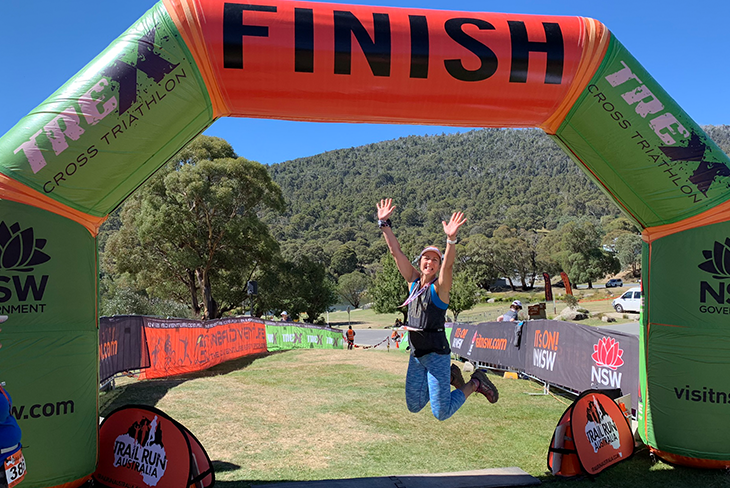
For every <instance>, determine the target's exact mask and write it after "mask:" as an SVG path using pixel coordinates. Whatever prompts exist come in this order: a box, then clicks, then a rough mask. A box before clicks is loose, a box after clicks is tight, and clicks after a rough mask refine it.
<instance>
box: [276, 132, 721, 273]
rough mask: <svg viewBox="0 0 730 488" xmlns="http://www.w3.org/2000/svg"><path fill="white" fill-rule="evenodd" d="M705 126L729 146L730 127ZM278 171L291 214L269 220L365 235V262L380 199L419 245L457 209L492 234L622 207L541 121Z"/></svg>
mask: <svg viewBox="0 0 730 488" xmlns="http://www.w3.org/2000/svg"><path fill="white" fill-rule="evenodd" d="M705 130H706V131H707V132H708V134H709V135H710V136H711V137H713V139H714V140H715V141H716V142H717V143H718V144H719V145H720V146H721V147H722V148H723V150H725V151H726V152H730V126H719V127H716V126H708V127H705ZM270 173H271V175H272V178H273V179H274V181H276V182H277V183H278V184H279V185H280V186H281V188H282V190H283V191H284V195H285V197H286V199H287V202H288V204H289V210H288V213H287V214H286V215H285V216H284V217H283V218H276V219H273V218H271V217H269V218H267V220H268V221H269V223H271V224H273V225H272V229H273V231H274V234H275V235H276V237H277V239H279V241H280V242H282V243H284V246H285V248H289V249H290V250H291V249H292V248H300V246H301V245H303V244H304V243H309V242H312V241H320V242H321V243H322V245H323V246H324V247H330V248H332V246H336V245H338V244H342V243H347V242H350V241H359V242H360V246H359V247H360V252H358V257H359V258H360V259H361V260H362V261H365V262H368V261H371V259H368V257H366V256H362V255H361V253H362V252H365V251H366V249H365V247H368V244H367V243H372V237H375V238H378V237H379V233H378V232H376V227H375V223H374V222H375V203H376V202H377V201H378V200H379V199H381V198H385V197H392V198H393V199H394V200H395V204H396V205H397V207H398V209H397V210H396V215H395V217H394V226H395V227H396V228H399V229H401V231H400V232H397V234H398V235H399V236H401V235H403V234H408V235H409V236H410V239H411V240H412V242H411V244H413V245H414V246H420V245H422V244H423V243H425V242H441V240H442V239H441V238H440V236H441V232H442V230H441V228H440V227H441V226H440V222H441V220H443V219H445V218H448V216H449V215H450V213H451V212H452V211H454V210H463V211H464V212H465V214H466V215H467V217H468V224H467V228H466V229H465V233H472V234H473V233H483V234H486V235H490V234H491V232H492V231H493V230H494V229H496V228H497V227H498V226H500V225H502V224H506V225H508V226H510V227H513V228H517V229H535V230H537V229H554V228H556V227H557V226H558V225H559V224H560V223H561V222H564V221H566V220H568V219H571V218H573V217H580V216H587V217H589V218H592V219H596V221H598V220H599V219H600V218H601V217H603V216H605V215H612V216H617V215H619V210H618V208H617V206H616V205H615V204H613V203H612V202H610V201H609V199H608V198H607V197H606V196H605V195H604V194H603V193H602V192H601V191H600V190H599V189H598V188H597V187H596V185H594V184H593V183H592V182H591V181H590V180H589V178H588V177H587V176H586V175H585V174H584V173H583V172H582V171H581V170H580V168H579V167H578V166H577V165H576V164H575V163H573V162H572V161H571V160H570V159H569V158H568V156H567V155H566V154H565V153H564V152H563V151H562V150H561V149H560V148H559V147H558V146H557V144H555V143H554V142H553V141H552V140H551V139H550V138H549V137H548V136H547V135H545V134H544V133H543V132H542V131H539V130H537V129H527V130H513V129H483V130H473V131H469V132H465V133H462V134H454V135H439V136H425V137H424V136H410V137H405V138H400V139H396V140H392V141H385V142H380V143H377V144H370V145H367V146H361V147H355V148H350V149H342V150H337V151H330V152H326V153H323V154H319V155H316V156H312V157H308V158H301V159H296V160H293V161H287V162H284V163H280V164H276V165H272V166H270ZM404 229H408V230H407V231H405V230H404ZM437 238H438V239H437ZM364 241H367V243H366V242H364ZM373 257H374V256H373ZM362 261H361V262H362Z"/></svg>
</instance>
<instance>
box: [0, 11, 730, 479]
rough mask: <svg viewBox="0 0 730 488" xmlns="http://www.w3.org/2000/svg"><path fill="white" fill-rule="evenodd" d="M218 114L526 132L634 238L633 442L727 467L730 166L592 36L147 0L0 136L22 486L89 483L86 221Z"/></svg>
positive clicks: (92, 248) (559, 26)
mask: <svg viewBox="0 0 730 488" xmlns="http://www.w3.org/2000/svg"><path fill="white" fill-rule="evenodd" d="M225 116H234V117H259V118H280V119H290V120H308V121H321V122H326V121H338V122H390V123H392V122H396V123H411V124H434V125H452V126H463V127H540V128H542V129H543V130H545V132H547V133H548V134H550V135H551V136H552V137H553V139H554V140H555V141H556V142H557V143H558V144H560V145H561V146H562V147H563V148H564V149H565V150H566V151H567V152H568V153H569V154H570V155H571V157H572V158H573V159H574V160H575V161H576V163H578V164H579V165H580V166H581V167H582V168H583V169H584V170H585V172H586V173H587V174H588V175H589V176H590V177H591V178H593V180H594V181H595V182H596V183H597V184H598V185H599V187H600V188H602V189H603V190H604V191H605V192H606V193H607V194H608V195H609V196H610V197H611V198H612V199H613V200H614V201H615V202H616V203H617V204H618V205H619V206H620V207H621V209H622V210H623V211H624V212H625V214H626V215H627V216H629V217H630V218H632V219H633V220H634V221H635V222H637V223H638V224H639V225H640V226H641V227H642V228H643V229H644V231H643V235H644V241H645V245H644V266H643V269H644V276H643V278H644V280H643V284H644V291H645V297H646V298H645V307H644V314H643V318H642V334H641V345H642V347H641V355H642V357H641V364H642V367H641V387H640V392H638V393H639V395H640V412H639V417H640V430H641V435H642V437H643V439H644V440H645V442H646V443H647V444H648V445H650V446H651V447H652V448H654V449H655V450H657V451H659V452H660V453H661V455H662V456H664V457H665V458H667V459H669V460H672V461H675V462H682V463H687V464H694V465H703V466H726V465H730V444H728V442H727V439H728V438H730V424H728V422H726V419H727V412H728V411H730V374H728V373H730V360H729V359H728V357H730V331H729V330H728V327H727V326H726V324H727V318H726V317H727V314H728V313H729V310H730V308H729V307H728V305H727V304H728V303H730V286H727V285H726V283H727V282H728V280H729V279H730V224H729V223H728V222H727V221H728V219H729V218H730V212H729V209H730V202H728V200H729V199H730V192H729V191H728V181H729V177H730V169H729V166H728V164H729V163H730V162H729V161H728V158H727V156H725V154H723V152H722V151H720V149H718V147H717V146H716V145H715V144H714V143H713V142H712V141H711V140H709V139H708V138H707V136H706V135H705V134H704V133H703V132H702V130H701V129H700V128H699V127H698V126H697V124H695V123H694V122H693V121H692V120H691V119H690V118H689V117H688V116H687V115H686V114H685V113H684V112H683V111H682V110H681V109H680V108H679V107H678V106H677V105H676V103H675V102H674V101H673V100H672V99H671V98H670V97H669V96H668V95H667V93H665V92H664V90H663V89H662V88H661V87H660V86H659V85H658V84H657V83H656V82H655V81H654V80H653V79H652V77H651V76H650V75H649V74H648V73H647V72H646V71H645V70H644V69H643V68H642V67H641V65H640V64H639V63H638V62H637V61H636V60H635V59H634V58H633V57H632V56H631V54H630V53H629V52H628V51H627V50H626V49H625V48H624V47H623V46H622V45H621V44H620V43H619V42H618V41H617V40H616V39H615V38H614V37H613V36H612V35H611V33H610V32H609V31H608V30H607V29H606V28H605V27H604V26H603V25H602V24H601V23H599V22H597V21H595V20H592V19H586V18H581V17H548V16H531V15H512V14H495V13H466V12H443V11H432V10H417V9H400V8H386V7H363V6H351V5H336V4H317V3H306V2H299V1H293V2H287V1H283V0H257V1H255V2H251V1H249V2H241V1H235V0H231V1H228V2H226V1H224V0H163V1H162V2H160V3H158V4H157V5H156V6H155V7H153V8H152V9H151V10H150V11H149V12H147V13H146V14H145V15H144V17H142V19H140V20H139V21H138V22H137V23H136V24H135V25H133V26H132V27H131V28H130V29H129V30H128V31H127V32H125V33H124V34H123V35H122V36H121V37H120V38H119V39H117V40H116V41H115V42H114V43H113V44H112V45H110V46H109V47H108V48H107V49H106V50H105V51H104V52H102V53H101V54H100V55H99V56H98V57H97V58H96V59H94V60H93V61H92V62H91V63H90V64H89V65H88V66H86V67H85V68H84V69H83V70H82V71H80V72H79V73H78V74H77V75H76V76H75V77H74V78H73V79H71V80H69V81H68V82H67V83H66V84H65V85H64V86H62V87H61V88H60V89H59V90H58V91H57V92H56V93H54V94H53V95H51V97H50V98H48V99H47V100H46V101H45V102H44V103H42V104H41V105H40V106H39V107H38V108H36V109H35V110H34V111H33V112H32V113H30V114H29V115H27V116H26V117H24V118H23V119H22V120H21V121H20V122H19V123H18V124H17V125H16V126H15V127H14V128H13V129H12V130H11V131H10V132H8V133H7V134H6V135H4V136H3V137H2V139H0V199H1V201H0V217H1V218H0V250H1V251H2V255H1V256H0V314H6V315H9V316H10V319H9V320H8V322H6V324H4V326H3V332H2V335H3V340H2V342H3V346H4V347H3V349H2V353H1V354H0V367H1V368H2V371H3V379H4V380H5V381H7V384H8V388H9V389H10V391H12V393H13V397H14V399H15V400H16V412H15V413H16V416H17V417H18V418H19V421H20V425H21V427H22V429H23V433H24V442H25V444H26V445H29V446H31V448H29V449H27V453H26V455H27V460H28V465H29V466H30V472H29V474H28V477H27V478H26V481H25V482H24V483H25V485H26V486H27V487H28V488H31V487H41V486H58V485H64V484H68V485H77V484H79V483H80V482H81V481H82V480H83V479H84V478H85V477H87V476H88V475H89V474H90V473H91V472H93V471H94V469H95V464H96V451H97V415H98V412H97V387H98V383H97V375H98V354H99V353H98V338H97V315H98V313H97V275H98V270H97V257H96V234H97V230H98V228H99V225H100V224H101V223H102V222H103V221H104V219H105V216H106V215H107V214H108V213H109V212H110V211H112V210H113V209H114V208H115V207H116V206H118V205H119V204H120V203H121V202H122V201H123V200H124V198H125V197H127V196H128V195H129V194H130V193H131V192H133V191H134V189H135V188H137V187H138V186H139V185H140V184H142V183H143V182H144V181H145V180H146V179H147V178H148V177H149V176H150V175H151V174H152V173H153V172H154V171H155V170H156V169H157V168H158V167H159V166H161V165H162V164H163V163H164V162H165V161H166V160H167V159H169V158H170V157H171V156H173V155H174V154H175V153H176V152H177V151H178V150H179V149H180V148H181V147H182V146H183V145H185V144H186V143H187V142H188V141H190V140H191V139H192V138H193V137H195V136H196V135H197V134H199V133H201V132H202V131H203V130H204V129H205V128H206V127H208V126H209V125H210V124H211V123H212V122H213V121H214V120H216V119H217V118H219V117H225ZM676 276H681V277H682V281H683V283H689V284H690V286H689V287H687V289H686V291H683V292H681V294H680V292H679V290H678V289H677V288H675V287H674V286H673V285H672V283H673V282H674V279H673V277H676ZM631 393H632V394H636V393H637V392H631Z"/></svg>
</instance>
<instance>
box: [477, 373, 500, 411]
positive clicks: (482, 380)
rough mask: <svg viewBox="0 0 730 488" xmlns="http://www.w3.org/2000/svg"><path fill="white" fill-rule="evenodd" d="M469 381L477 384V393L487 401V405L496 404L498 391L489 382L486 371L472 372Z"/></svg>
mask: <svg viewBox="0 0 730 488" xmlns="http://www.w3.org/2000/svg"><path fill="white" fill-rule="evenodd" d="M471 379H472V380H474V381H476V383H477V389H476V391H477V392H479V393H481V394H482V395H484V396H485V397H486V398H487V400H489V403H497V400H499V391H497V387H496V386H494V383H492V382H491V381H489V378H487V372H486V371H484V370H483V369H478V370H476V371H474V373H473V374H472V375H471Z"/></svg>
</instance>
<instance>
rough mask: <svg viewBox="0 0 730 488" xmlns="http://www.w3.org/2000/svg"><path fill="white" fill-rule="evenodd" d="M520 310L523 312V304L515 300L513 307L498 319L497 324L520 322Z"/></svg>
mask: <svg viewBox="0 0 730 488" xmlns="http://www.w3.org/2000/svg"><path fill="white" fill-rule="evenodd" d="M520 310H522V302H521V301H519V300H515V301H514V302H512V305H510V306H509V311H508V312H506V313H505V314H504V315H500V316H499V317H497V322H502V321H504V322H514V321H515V320H519V319H518V318H517V317H518V315H519V314H520Z"/></svg>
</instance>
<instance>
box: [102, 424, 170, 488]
mask: <svg viewBox="0 0 730 488" xmlns="http://www.w3.org/2000/svg"><path fill="white" fill-rule="evenodd" d="M114 467H118V468H125V469H129V470H132V471H136V472H137V473H139V474H140V476H142V480H143V481H144V482H145V483H146V484H147V485H148V486H157V483H158V482H159V481H160V479H161V478H162V476H163V475H164V474H165V470H166V469H167V454H166V453H165V447H164V446H163V445H162V429H161V428H160V426H159V424H158V422H157V416H155V418H153V419H152V421H150V420H149V419H148V418H147V417H142V420H140V421H139V422H134V423H133V424H132V426H131V427H130V428H129V430H127V433H126V434H122V435H120V436H118V437H117V438H116V440H115V442H114Z"/></svg>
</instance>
